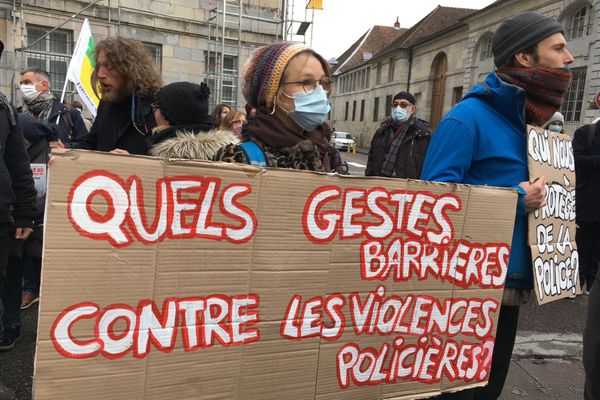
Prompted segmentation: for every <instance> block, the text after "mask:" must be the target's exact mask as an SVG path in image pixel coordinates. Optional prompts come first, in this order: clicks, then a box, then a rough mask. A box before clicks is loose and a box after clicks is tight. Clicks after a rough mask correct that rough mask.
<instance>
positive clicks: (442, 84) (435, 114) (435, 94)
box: [429, 53, 448, 128]
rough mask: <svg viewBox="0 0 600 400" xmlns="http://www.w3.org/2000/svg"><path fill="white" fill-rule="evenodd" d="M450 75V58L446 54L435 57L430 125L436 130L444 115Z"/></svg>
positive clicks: (432, 73)
mask: <svg viewBox="0 0 600 400" xmlns="http://www.w3.org/2000/svg"><path fill="white" fill-rule="evenodd" d="M447 74H448V58H447V57H446V54H445V53H439V54H438V55H437V56H435V59H434V60H433V64H432V65H431V77H432V78H433V86H432V89H431V115H430V117H429V123H430V124H431V127H432V128H435V127H436V126H437V124H439V123H440V120H441V119H442V115H443V113H444V93H445V92H446V76H447Z"/></svg>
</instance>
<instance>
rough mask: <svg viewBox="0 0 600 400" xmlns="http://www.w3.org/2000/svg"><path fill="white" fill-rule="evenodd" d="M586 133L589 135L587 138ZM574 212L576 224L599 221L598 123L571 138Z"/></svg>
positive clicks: (599, 149)
mask: <svg viewBox="0 0 600 400" xmlns="http://www.w3.org/2000/svg"><path fill="white" fill-rule="evenodd" d="M588 132H589V135H591V136H588ZM573 155H574V156H575V174H576V179H577V181H576V186H575V207H576V208H575V211H576V216H577V221H578V222H591V221H596V222H598V221H600V206H598V203H597V202H598V199H600V123H596V124H595V125H585V126H582V127H581V128H579V129H577V130H576V131H575V134H574V136H573Z"/></svg>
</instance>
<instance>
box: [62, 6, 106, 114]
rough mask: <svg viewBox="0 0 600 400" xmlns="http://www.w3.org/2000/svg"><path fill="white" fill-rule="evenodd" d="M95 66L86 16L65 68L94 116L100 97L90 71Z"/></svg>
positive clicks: (92, 42)
mask: <svg viewBox="0 0 600 400" xmlns="http://www.w3.org/2000/svg"><path fill="white" fill-rule="evenodd" d="M95 67H96V61H95V60H94V39H93V38H92V30H91V28H90V22H89V21H88V19H87V18H86V19H85V20H84V21H83V26H82V27H81V33H80V34H79V38H78V39H77V44H76V45H75V51H74V52H73V57H72V58H71V63H70V64H69V69H68V70H67V79H68V80H70V81H71V82H73V83H74V84H75V88H76V89H77V93H79V96H80V97H81V100H83V102H84V103H85V105H86V107H87V108H88V109H89V110H90V112H91V113H92V115H93V116H94V117H95V116H96V112H97V110H98V104H99V103H100V98H99V97H98V90H94V87H93V84H92V73H93V72H94V68H95Z"/></svg>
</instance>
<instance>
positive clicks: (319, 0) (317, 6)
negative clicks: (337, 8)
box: [306, 0, 323, 10]
mask: <svg viewBox="0 0 600 400" xmlns="http://www.w3.org/2000/svg"><path fill="white" fill-rule="evenodd" d="M306 8H307V9H309V10H311V9H312V10H322V9H323V0H308V4H307V5H306Z"/></svg>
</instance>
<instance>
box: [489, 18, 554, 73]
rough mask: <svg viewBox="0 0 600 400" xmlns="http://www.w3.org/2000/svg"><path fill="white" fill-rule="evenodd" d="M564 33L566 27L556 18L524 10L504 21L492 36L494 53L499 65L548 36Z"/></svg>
mask: <svg viewBox="0 0 600 400" xmlns="http://www.w3.org/2000/svg"><path fill="white" fill-rule="evenodd" d="M559 32H560V33H564V28H563V26H562V25H561V24H559V23H558V21H557V20H555V19H554V18H550V17H546V16H545V15H542V14H538V13H535V12H532V11H527V12H523V13H520V14H517V15H515V16H514V17H512V18H509V19H507V20H505V21H504V22H502V24H501V25H500V26H499V27H498V29H497V30H496V32H495V33H494V37H493V38H492V54H494V64H496V66H497V67H499V66H501V65H503V64H504V63H505V62H506V61H508V60H509V59H510V58H511V57H512V56H514V55H515V54H517V53H518V52H520V51H523V50H526V49H528V48H530V47H532V46H534V45H536V44H538V43H539V42H541V41H542V40H544V39H546V38H547V37H548V36H550V35H553V34H555V33H559Z"/></svg>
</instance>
